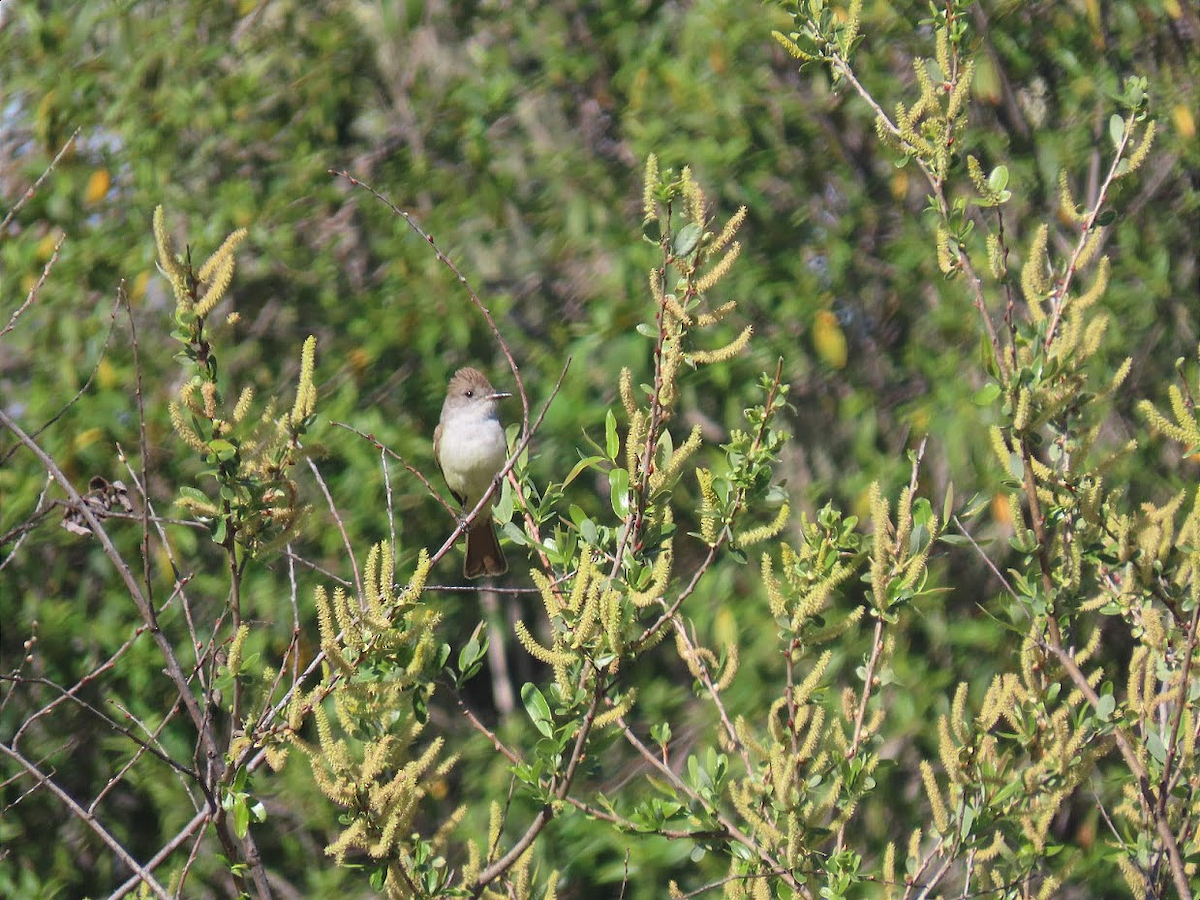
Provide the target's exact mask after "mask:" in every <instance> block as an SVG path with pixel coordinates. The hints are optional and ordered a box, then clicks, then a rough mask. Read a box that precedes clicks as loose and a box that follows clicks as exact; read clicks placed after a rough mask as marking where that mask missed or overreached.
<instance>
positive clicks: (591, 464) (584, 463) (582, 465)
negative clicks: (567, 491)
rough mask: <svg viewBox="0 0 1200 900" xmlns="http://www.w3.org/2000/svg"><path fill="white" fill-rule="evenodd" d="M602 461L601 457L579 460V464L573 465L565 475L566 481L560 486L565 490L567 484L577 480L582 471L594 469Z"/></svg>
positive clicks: (586, 457)
mask: <svg viewBox="0 0 1200 900" xmlns="http://www.w3.org/2000/svg"><path fill="white" fill-rule="evenodd" d="M603 461H604V457H603V456H585V457H584V458H583V459H581V460H579V462H577V463H575V465H574V466H573V467H572V468H571V471H570V472H569V473H568V474H567V477H566V480H565V481H563V483H562V486H563V487H564V488H565V487H566V486H567V485H568V484H570V483H571V482H572V481H574V480H575V479H576V478H578V477H579V473H580V472H582V471H583V470H584V469H595V468H596V467H597V466H596V464H597V463H600V462H603Z"/></svg>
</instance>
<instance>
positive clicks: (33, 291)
mask: <svg viewBox="0 0 1200 900" xmlns="http://www.w3.org/2000/svg"><path fill="white" fill-rule="evenodd" d="M66 239H67V233H66V232H65V231H64V232H63V233H62V235H61V236H60V237H59V239H58V243H56V244H55V245H54V252H53V253H51V254H50V258H49V259H48V260H46V265H45V267H43V269H42V274H41V276H40V277H39V278H38V280H37V281H36V282H34V285H33V287H31V288H30V289H29V294H28V295H27V296H26V297H25V302H24V303H22V304H21V305H20V306H18V307H17V309H16V311H15V312H14V313H13V314H12V316H11V317H10V318H9V320H8V324H7V325H5V326H4V328H3V329H0V337H4V335H6V334H8V333H9V332H10V331H12V330H13V329H14V328H16V327H17V319H19V318H21V314H22V313H23V312H25V310H27V309H29V307H31V306H32V305H33V301H34V300H36V299H37V294H38V291H40V290H41V289H42V285H43V284H45V283H46V279H47V278H49V277H50V270H51V269H53V268H54V264H55V263H56V262H58V251H59V249H61V248H62V245H63V242H64V241H66Z"/></svg>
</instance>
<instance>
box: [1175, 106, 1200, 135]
mask: <svg viewBox="0 0 1200 900" xmlns="http://www.w3.org/2000/svg"><path fill="white" fill-rule="evenodd" d="M1171 121H1172V122H1174V123H1175V130H1176V131H1178V132H1179V134H1180V136H1181V137H1185V138H1187V139H1188V140H1191V139H1192V138H1194V137H1195V136H1196V119H1195V117H1194V116H1193V115H1192V110H1191V108H1190V107H1189V106H1188V105H1187V104H1186V103H1176V104H1175V105H1174V106H1173V107H1171Z"/></svg>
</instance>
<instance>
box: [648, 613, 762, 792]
mask: <svg viewBox="0 0 1200 900" xmlns="http://www.w3.org/2000/svg"><path fill="white" fill-rule="evenodd" d="M660 602H661V603H662V604H663V606H666V605H667V604H666V601H665V600H662V601H660ZM671 624H672V625H674V627H675V633H676V634H677V635H679V639H680V640H681V641H682V642H683V646H684V648H685V649H686V650H687V652H688V653H689V654H691V656H692V658H693V659H694V660H695V661H696V668H697V669H698V670H699V672H700V683H701V684H703V685H704V689H705V690H706V691H708V695H709V697H711V698H712V702H713V706H715V707H716V708H717V715H718V716H720V718H721V724H722V725H723V726H724V727H725V736H726V737H727V738H728V739H729V743H730V744H732V745H733V746H734V747H736V748H737V752H738V755H739V756H741V758H742V764H743V765H744V766H745V767H746V774H747V775H750V774H752V773H753V772H754V767H753V766H752V765H750V754H749V752H748V751H747V750H746V746H745V744H743V743H742V739H741V738H740V737H738V733H737V729H736V728H734V727H733V722H731V721H730V719H729V713H728V711H726V709H725V702H724V701H723V700H722V699H721V694H720V692H719V691H718V690H717V686H716V685H715V684H713V680H712V676H711V675H710V674H709V672H708V663H707V662H706V661H704V660H703V659H702V658H701V657H700V656H699V655H698V654H697V652H696V645H695V644H694V643H693V642H692V640H691V638H690V637H689V636H688V633H687V629H686V628H685V627H684V624H683V622H682V621H681V620H680V618H679V616H678V615H676V616H674V617H672V620H671Z"/></svg>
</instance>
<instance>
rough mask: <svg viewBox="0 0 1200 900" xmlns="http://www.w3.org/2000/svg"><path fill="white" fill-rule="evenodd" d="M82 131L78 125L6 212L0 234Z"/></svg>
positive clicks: (81, 127)
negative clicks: (43, 169)
mask: <svg viewBox="0 0 1200 900" xmlns="http://www.w3.org/2000/svg"><path fill="white" fill-rule="evenodd" d="M82 130H83V126H82V125H80V126H79V127H78V128H76V129H75V130H74V131H72V132H71V136H70V137H69V138H67V139H66V141H64V142H63V145H62V147H61V148H60V149H59V151H58V153H56V154H55V155H54V159H52V160H50V165H48V166H46V170H45V171H44V172H42V174H41V175H39V176H38V179H37V181H35V182H34V183H33V184H32V185H30V186H29V188H28V189H27V190H26V191H25V193H24V194H22V195H21V199H20V200H18V201H17V204H16V206H14V207H13V208H12V209H10V210H9V211H8V215H6V216H5V217H4V220H3V221H0V232H3V231H4V229H6V228H7V227H8V223H9V222H11V221H12V220H13V217H14V216H15V215H16V214H17V213H18V212H20V211H21V207H23V206H24V205H25V204H26V203H28V202H29V201H30V200H32V199H33V198H34V197H35V196H36V195H37V192H38V188H40V187H41V186H42V182H43V181H45V180H46V178H47V177H48V176H49V175H50V173H51V172H53V171H54V168H55V167H56V166H57V165H58V161H59V160H60V159H62V158H63V157H64V156H66V154H67V151H68V150H70V149H71V145H72V144H74V143H75V138H77V137H79V132H81V131H82Z"/></svg>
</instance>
